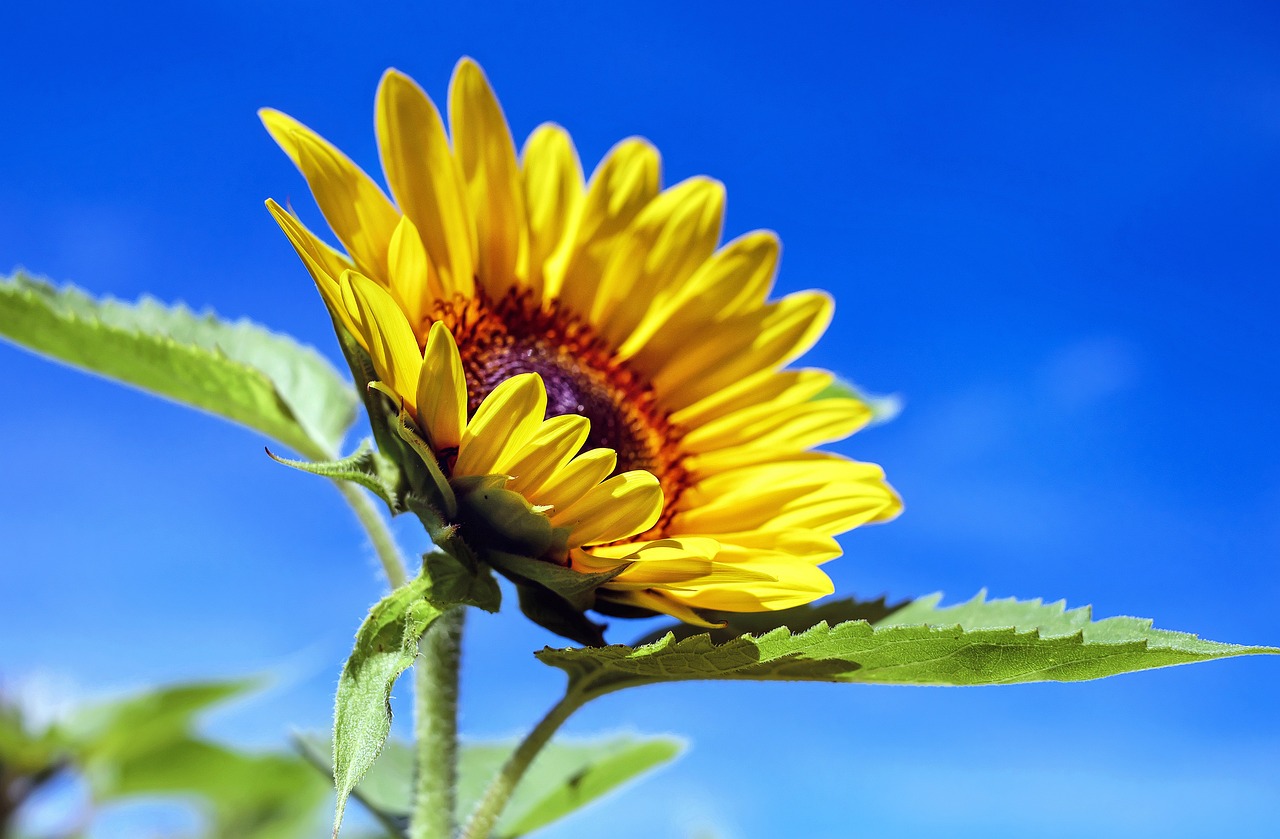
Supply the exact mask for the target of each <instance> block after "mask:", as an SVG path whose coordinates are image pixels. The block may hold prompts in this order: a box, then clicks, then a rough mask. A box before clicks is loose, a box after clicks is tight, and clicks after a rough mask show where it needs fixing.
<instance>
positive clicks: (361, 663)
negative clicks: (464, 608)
mask: <svg viewBox="0 0 1280 839" xmlns="http://www.w3.org/2000/svg"><path fill="white" fill-rule="evenodd" d="M431 582H432V581H431V577H430V575H429V574H428V573H427V572H426V571H425V569H424V572H423V573H422V574H419V575H418V576H417V577H415V578H413V579H412V580H410V581H409V582H407V583H405V584H404V585H403V586H401V587H400V588H398V589H396V590H395V591H393V592H391V593H390V594H388V595H387V596H386V597H384V598H382V599H381V600H379V601H378V602H377V603H376V604H374V606H373V608H372V609H370V610H369V614H368V616H366V617H365V619H364V622H363V623H362V624H360V629H359V630H358V631H357V632H356V644H355V649H353V650H352V651H351V657H350V658H348V659H347V663H346V665H345V666H344V667H343V668H342V675H341V676H340V677H339V679H338V694H337V699H336V702H335V707H334V712H333V780H334V784H335V785H336V786H337V790H338V803H337V810H336V812H335V814H334V822H333V835H334V836H337V835H338V828H339V827H341V826H342V816H343V813H344V812H345V810H346V806H347V797H348V796H349V795H351V791H352V790H353V789H355V786H356V784H358V783H359V782H360V779H361V778H363V777H364V776H365V773H366V772H368V771H369V768H370V767H372V766H373V763H374V761H375V760H376V759H377V757H378V755H379V754H380V753H381V752H382V746H383V744H384V743H385V742H386V741H387V735H388V734H390V732H391V688H392V687H393V686H394V685H395V683H396V680H397V679H398V678H400V674H401V673H403V672H404V671H405V670H407V669H409V667H410V666H411V665H412V664H413V662H414V659H416V658H417V656H418V639H420V638H421V637H422V634H423V633H424V632H426V631H427V627H428V626H430V625H431V623H432V621H434V620H435V619H436V618H438V617H440V615H442V614H444V612H445V610H446V609H447V608H448V605H447V604H439V605H437V604H435V603H432V602H431V601H430V600H428V597H429V596H430V595H431V593H432V585H431Z"/></svg>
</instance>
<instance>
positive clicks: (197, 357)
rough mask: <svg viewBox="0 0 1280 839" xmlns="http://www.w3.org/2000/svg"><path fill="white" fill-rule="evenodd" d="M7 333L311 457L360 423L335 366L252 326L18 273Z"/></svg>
mask: <svg viewBox="0 0 1280 839" xmlns="http://www.w3.org/2000/svg"><path fill="white" fill-rule="evenodd" d="M0 336H3V337H5V338H8V339H9V340H11V341H13V342H14V343H15V344H18V345H20V346H23V347H26V348H27V349H30V350H33V351H35V352H38V353H41V354H43V355H47V356H50V357H52V358H54V359H56V360H58V361H62V362H64V363H66V364H70V365H73V366H76V367H80V368H83V369H85V370H89V371H92V372H94V373H98V374H100V375H103V376H107V377H109V378H112V379H117V380H119V381H122V382H125V383H128V384H131V385H134V386H135V387H139V388H142V389H143V390H146V391H150V392H151V393H154V394H157V395H159V396H164V397H166V398H169V399H172V400H174V401H175V402H180V403H182V404H184V405H189V406H191V407H195V408H200V409H202V410H205V411H208V412H209V413H211V414H215V415H217V416H220V417H224V418H226V419H230V420H233V421H235V422H238V423H241V424H243V425H246V426H248V427H250V428H252V429H255V430H257V431H259V432H261V433H263V434H265V435H266V436H267V437H270V438H271V439H273V440H278V441H279V442H281V443H283V444H285V445H287V446H289V447H290V448H292V449H294V450H295V451H297V452H300V453H302V454H305V455H307V456H308V457H314V458H319V459H324V458H330V457H332V456H333V455H334V453H335V452H336V451H337V450H338V446H339V445H340V443H341V441H342V438H343V436H344V434H345V433H346V430H347V429H348V428H349V427H350V426H351V424H352V422H354V421H355V410H356V397H355V394H354V393H353V392H352V388H351V385H350V383H349V382H346V381H344V380H343V378H342V377H341V376H340V375H339V374H338V372H337V371H336V370H334V368H333V367H332V365H330V364H329V363H328V362H327V361H325V360H324V358H322V357H321V356H320V355H319V354H318V353H317V352H316V351H315V350H313V349H311V348H309V347H305V346H302V345H300V344H298V343H296V342H295V341H294V340H292V339H291V338H288V337H286V336H284V335H278V334H276V333H273V332H270V331H268V330H266V329H264V328H263V327H261V326H258V325H256V324H254V323H251V322H249V321H247V320H240V321H236V322H234V323H231V322H227V321H222V320H219V319H218V318H217V317H215V316H214V315H212V314H208V313H206V314H203V315H197V314H195V313H193V312H192V311H190V310H189V309H187V308H186V307H184V306H181V305H179V306H166V305H164V304H162V303H159V302H157V301H156V300H153V299H151V298H143V299H142V300H140V301H138V302H137V303H133V304H130V303H122V302H120V301H117V300H111V299H104V300H96V299H94V298H92V297H90V296H88V295H86V294H85V293H84V292H82V291H80V290H79V289H76V288H74V287H72V286H66V287H63V288H60V289H59V288H55V287H54V286H52V285H50V284H49V283H47V282H44V281H42V280H38V279H33V278H31V277H28V276H26V275H23V274H19V275H17V276H14V277H11V278H9V279H7V280H0Z"/></svg>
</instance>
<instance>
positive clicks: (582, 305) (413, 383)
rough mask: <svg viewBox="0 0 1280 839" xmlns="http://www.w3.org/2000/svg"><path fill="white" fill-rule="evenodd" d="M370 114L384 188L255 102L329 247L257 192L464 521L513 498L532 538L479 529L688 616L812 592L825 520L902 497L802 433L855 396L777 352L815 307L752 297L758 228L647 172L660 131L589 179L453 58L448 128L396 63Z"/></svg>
mask: <svg viewBox="0 0 1280 839" xmlns="http://www.w3.org/2000/svg"><path fill="white" fill-rule="evenodd" d="M376 111H377V134H378V143H379V149H380V151H381V156H382V163H383V168H384V170H385V173H386V178H387V183H388V185H389V187H390V191H391V197H390V198H389V197H387V195H385V194H384V193H383V191H382V190H381V188H379V186H378V185H377V184H375V182H374V181H373V180H372V179H371V178H370V177H369V176H368V175H366V174H365V173H364V172H363V171H361V170H360V169H359V168H358V167H357V166H356V165H355V164H354V163H352V162H351V161H350V160H349V159H348V158H346V157H345V156H344V155H343V154H342V153H341V152H339V151H338V150H337V149H336V148H334V147H333V146H332V145H330V144H329V143H328V142H326V141H325V140H323V139H322V138H320V137H319V136H318V135H317V134H315V133H314V132H313V131H311V130H310V129H308V128H306V127H305V126H303V125H302V124H301V123H299V122H297V121H295V120H293V119H292V118H290V117H288V116H285V115H284V114H281V113H279V112H277V111H271V110H265V111H263V112H262V119H263V122H264V123H265V124H266V126H267V129H268V130H269V131H270V133H271V135H272V136H273V137H274V138H275V140H276V141H277V142H278V143H279V144H280V146H281V147H282V148H283V149H284V150H285V152H286V153H287V154H288V155H289V156H290V157H291V158H292V159H293V161H294V163H295V164H297V166H298V167H299V169H301V171H302V173H303V175H304V176H305V177H306V179H307V181H308V183H309V184H310V186H311V189H312V192H313V193H314V195H315V197H316V200H317V203H318V204H319V206H320V209H321V211H322V212H323V213H324V215H325V217H326V219H327V220H328V222H329V224H330V226H331V227H332V228H333V230H334V233H336V234H337V236H338V238H339V239H340V240H341V242H342V244H343V246H344V247H345V249H346V253H345V254H344V253H340V252H338V251H336V250H334V249H332V248H330V247H329V246H328V245H326V244H325V243H323V242H322V241H321V240H320V239H319V238H317V237H316V236H315V235H314V234H312V233H311V232H310V231H308V230H307V229H306V228H305V227H304V226H303V225H302V224H301V223H300V222H299V221H298V220H297V219H296V218H295V217H294V216H292V215H291V214H289V213H288V212H286V211H285V210H284V209H282V208H281V207H280V206H279V205H277V204H275V203H274V202H268V206H269V207H270V209H271V211H272V213H273V214H274V216H275V218H276V220H277V221H278V222H279V224H280V226H281V227H282V228H283V229H284V231H285V233H286V234H287V235H288V237H289V239H290V241H291V242H292V243H293V246H294V248H295V249H296V250H297V252H298V254H299V256H300V257H301V258H302V260H303V262H304V263H305V264H306V266H307V268H308V270H309V271H310V273H311V276H312V277H313V279H314V280H315V282H316V285H317V287H318V288H319V290H320V293H321V295H322V296H323V297H324V300H325V302H326V304H327V305H328V307H329V309H330V311H331V312H332V313H333V315H334V317H335V321H336V322H337V323H338V324H339V325H340V327H341V328H343V329H345V330H346V331H348V332H350V334H351V335H352V336H354V338H355V339H356V340H357V341H358V342H359V344H360V345H361V346H362V347H363V348H364V350H365V351H366V352H367V353H368V354H369V357H370V360H371V361H372V364H373V367H374V369H375V371H376V374H377V377H378V378H379V379H380V380H381V382H382V385H383V387H384V388H386V389H387V390H388V391H390V392H391V393H393V394H394V395H395V397H396V398H397V400H398V401H400V402H402V404H403V406H404V409H405V411H406V412H407V413H408V414H409V416H410V417H411V419H412V420H413V421H414V422H415V423H416V426H417V428H418V429H420V430H421V432H422V435H423V438H424V439H425V440H426V441H427V442H428V444H429V445H430V447H431V451H432V453H433V454H434V456H435V458H436V461H437V464H438V466H439V467H440V469H441V471H442V473H443V474H444V475H445V476H446V479H447V480H448V481H449V482H450V484H451V485H453V487H454V488H455V489H457V490H458V491H459V493H460V494H459V499H460V502H461V503H463V505H464V506H466V504H465V502H466V500H467V499H472V501H473V504H472V506H473V508H474V509H473V511H472V512H478V514H479V515H480V517H481V518H482V519H483V518H484V515H485V511H486V510H488V511H490V515H489V518H488V519H487V526H485V527H474V528H472V530H471V531H470V533H468V532H466V526H465V525H464V526H463V527H464V532H463V536H464V537H467V538H472V539H475V540H476V541H478V542H480V543H485V541H486V539H491V536H486V535H485V533H486V532H488V533H490V534H491V533H493V532H498V533H501V532H502V527H501V524H502V523H501V522H500V521H496V520H495V515H493V514H492V510H493V509H494V507H493V505H492V504H486V503H484V502H483V501H482V500H477V498H476V495H475V493H477V492H479V493H481V494H482V495H483V496H484V499H487V500H492V498H493V497H494V494H495V493H497V494H502V493H505V494H506V495H504V496H503V497H506V498H509V497H510V496H511V495H514V496H518V498H519V499H521V501H522V503H523V505H524V508H525V509H524V513H523V514H524V515H525V516H528V517H536V518H534V519H531V521H535V522H537V523H540V524H539V527H535V528H533V530H534V531H536V532H538V533H543V532H545V533H547V534H549V536H548V537H547V538H546V539H543V538H541V536H539V537H538V538H537V539H532V540H531V539H529V538H525V537H512V538H511V539H508V540H507V543H506V544H503V545H498V546H497V548H501V549H503V550H512V549H515V550H517V551H518V552H520V553H523V554H524V555H525V556H531V557H534V558H536V559H538V560H543V561H546V562H548V563H552V564H555V565H557V566H560V567H561V568H566V569H570V570H572V571H576V572H581V573H583V574H593V575H599V579H603V580H604V582H603V583H602V584H601V585H600V587H599V588H598V589H597V590H596V592H595V607H596V608H597V609H598V610H603V611H617V610H624V611H625V610H626V609H628V608H635V607H639V608H640V609H643V610H653V611H659V612H665V613H668V614H671V615H674V616H676V617H678V618H681V619H682V620H685V621H688V622H691V623H699V624H703V625H706V621H705V620H704V619H703V618H702V617H701V616H699V614H698V613H697V611H695V610H697V609H714V610H726V611H762V610H775V609H784V608H788V607H791V606H796V605H800V604H803V603H807V602H809V601H811V600H814V599H816V598H818V597H821V596H823V595H825V594H829V593H830V592H831V591H832V585H831V581H830V579H829V578H828V577H827V576H826V574H825V573H823V571H822V570H821V569H820V568H819V565H820V564H822V563H824V562H826V561H828V560H830V559H833V558H834V557H836V556H839V554H840V548H839V546H838V545H837V544H836V542H835V540H834V538H833V537H834V536H835V535H837V534H839V533H842V532H844V531H847V530H850V529H852V528H854V527H857V526H858V525H861V524H865V523H868V522H876V521H885V520H887V519H890V518H893V517H894V516H896V515H897V514H898V512H899V511H900V509H901V503H900V501H899V500H898V497H897V496H896V494H895V493H894V492H893V490H892V489H891V488H890V487H889V486H888V485H887V484H886V483H885V481H884V476H883V473H882V471H881V470H880V468H879V467H878V466H875V465H874V464H867V463H858V462H854V461H851V460H848V459H845V458H843V457H840V456H837V455H835V454H830V453H825V452H815V451H812V450H811V449H812V448H813V447H815V446H818V445H822V444H824V443H828V442H831V441H834V440H839V439H842V438H844V437H846V436H848V435H849V434H851V433H853V432H854V431H856V430H857V429H859V428H860V427H862V426H863V425H864V424H865V423H866V422H867V421H868V420H869V419H870V410H869V408H868V407H867V406H866V405H865V404H863V403H862V402H861V401H859V400H857V399H852V398H827V399H815V397H816V396H817V395H818V394H819V393H820V392H822V391H823V390H824V389H826V388H827V387H828V386H829V385H830V384H831V382H832V376H831V374H829V373H826V372H824V371H821V370H812V369H797V370H790V369H783V368H784V367H785V366H786V365H787V364H789V363H790V362H791V361H793V360H794V359H796V358H797V357H799V356H800V355H801V354H802V353H804V351H805V350H807V349H808V348H809V347H810V346H811V345H812V344H813V342H814V341H816V340H817V338H818V337H819V336H820V335H821V334H822V332H823V331H824V330H825V328H826V326H827V324H828V322H829V320H830V316H831V307H832V304H831V300H830V298H829V297H828V296H827V295H825V294H823V293H821V292H815V291H808V292H800V293H797V294H791V295H788V296H786V297H783V298H782V299H780V300H775V301H769V300H768V299H767V298H768V294H769V291H770V288H771V286H772V283H773V277H774V273H775V270H776V267H777V261H778V253H779V245H778V241H777V239H776V237H775V236H774V235H773V234H772V233H769V232H765V231H757V232H753V233H748V234H746V235H744V236H742V237H740V238H738V239H735V240H733V241H731V242H729V243H727V244H725V245H723V246H720V241H719V240H720V234H721V223H722V216H723V209H724V188H723V186H722V185H721V184H720V183H719V182H717V181H714V180H711V179H709V178H703V177H696V178H690V179H689V180H686V181H683V182H682V183H679V184H676V185H675V186H671V187H668V188H666V189H662V188H661V186H660V173H659V170H660V166H659V156H658V152H657V151H656V150H655V149H654V148H653V147H652V146H651V145H650V144H649V143H647V142H646V141H644V140H641V139H638V138H631V139H627V140H623V141H622V142H621V143H619V144H618V145H616V146H615V147H614V148H613V149H612V150H611V151H610V152H609V153H608V155H607V156H606V158H605V159H604V161H603V162H601V163H600V165H599V166H598V167H597V168H596V170H595V172H594V173H593V174H592V175H591V177H590V179H589V180H587V179H584V177H583V173H582V169H581V166H580V164H579V161H578V157H577V153H576V151H575V150H574V146H573V143H572V141H571V140H570V138H569V135H568V134H567V133H566V132H565V131H564V129H562V128H560V127H559V126H556V125H552V124H546V125H542V126H540V127H539V128H538V129H536V130H535V131H534V132H533V134H532V135H531V136H530V137H529V139H528V140H527V141H526V143H525V145H524V148H523V151H522V153H521V154H520V156H519V157H517V154H516V150H515V146H514V143H513V142H512V137H511V133H510V129H509V128H508V126H507V122H506V119H505V117H504V116H503V114H502V111H501V109H500V107H499V105H498V102H497V100H496V98H495V97H494V95H493V92H492V90H491V89H490V87H489V84H488V82H487V80H486V79H485V77H484V74H483V72H482V71H481V70H480V68H479V67H478V66H477V65H476V64H475V63H474V62H472V61H470V60H467V59H464V60H463V61H461V62H460V63H459V64H458V67H457V69H456V71H455V73H454V77H453V81H452V84H451V87H450V92H449V107H448V115H449V133H448V134H446V131H445V125H444V121H443V120H442V118H441V116H440V114H439V112H438V111H437V109H436V107H435V105H434V104H433V103H432V102H431V100H430V99H429V98H428V97H427V96H426V94H425V93H423V92H422V90H421V89H420V88H419V87H418V86H417V85H416V84H414V82H413V81H411V80H410V79H409V78H408V77H406V76H404V75H402V74H400V73H398V72H396V71H394V70H391V71H388V72H387V73H386V74H385V75H384V77H383V79H382V83H381V86H380V87H379V90H378V96H377V105H376ZM503 515H505V513H504V514H503ZM541 523H545V525H546V527H545V528H544V527H542V526H541ZM519 532H520V533H527V532H532V531H530V530H528V529H520V530H519ZM512 540H514V542H515V543H516V544H514V545H513V544H511V542H512ZM488 547H494V546H493V545H489V546H488ZM497 548H495V549H497Z"/></svg>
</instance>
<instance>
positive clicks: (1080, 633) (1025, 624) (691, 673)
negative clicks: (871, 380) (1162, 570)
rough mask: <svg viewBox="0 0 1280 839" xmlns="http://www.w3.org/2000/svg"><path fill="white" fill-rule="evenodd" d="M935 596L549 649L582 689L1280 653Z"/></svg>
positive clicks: (1009, 679) (983, 672) (923, 681)
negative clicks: (879, 613)
mask: <svg viewBox="0 0 1280 839" xmlns="http://www.w3.org/2000/svg"><path fill="white" fill-rule="evenodd" d="M940 599H941V596H940V595H931V596H929V597H924V598H921V599H919V600H916V601H915V602H913V603H911V604H910V605H908V606H905V607H903V608H902V609H900V610H898V611H896V612H894V613H892V614H890V615H889V616H888V617H886V618H884V619H883V620H881V621H880V622H878V623H877V624H876V625H874V626H872V625H871V624H869V623H867V622H866V621H849V622H846V623H841V624H837V625H836V626H834V627H832V626H828V625H827V624H826V623H819V624H817V625H816V626H814V627H812V628H810V629H808V630H805V631H804V632H801V633H798V634H793V633H792V632H791V631H790V630H789V629H787V628H785V627H781V628H778V629H775V630H773V631H772V632H768V633H766V634H765V635H761V636H753V635H743V636H741V637H739V638H736V639H734V640H731V641H728V642H726V643H722V644H716V643H714V642H713V641H712V640H711V638H710V636H708V635H706V634H701V635H695V636H693V637H690V638H686V639H684V640H679V641H678V640H676V639H675V637H674V636H671V635H667V636H665V637H663V638H662V639H660V640H658V641H656V642H654V643H653V644H649V645H647V646H643V647H626V646H612V647H601V648H594V649H591V648H587V649H563V650H555V649H550V648H548V649H544V650H543V651H542V652H540V653H538V658H540V659H541V660H542V661H543V662H545V663H547V664H550V665H552V666H554V667H559V668H560V669H561V670H564V671H565V672H566V673H568V675H569V680H570V690H571V691H572V690H577V691H582V692H583V693H584V694H585V695H586V696H588V697H590V696H598V695H601V694H605V693H609V692H611V691H614V690H620V689H622V688H625V687H632V686H635V685H642V684H653V683H658V682H676V681H689V680H698V679H743V680H754V681H775V680H782V681H822V682H873V683H884V684H913V685H992V684H1016V683H1021V682H1043V681H1058V682H1068V681H1082V680H1086V679H1099V678H1102V677H1104V676H1112V675H1115V674H1118V673H1126V672H1130V671H1134V670H1145V669H1149V668H1153V667H1167V666H1169V665H1173V664H1187V663H1191V662H1197V661H1209V660H1211V659H1216V658H1228V657H1231V656H1238V655H1251V654H1274V653H1280V649H1277V648H1275V647H1246V646H1237V645H1234V644H1219V643H1216V642H1213V641H1202V640H1200V639H1199V638H1197V637H1195V636H1194V635H1188V634H1185V633H1180V632H1169V631H1166V630H1158V629H1152V628H1151V621H1149V620H1140V619H1138V618H1108V619H1106V620H1102V621H1098V622H1097V623H1093V622H1091V617H1090V610H1089V607H1084V608H1080V609H1073V610H1070V611H1067V610H1066V609H1065V607H1064V605H1063V604H1062V603H1061V602H1059V603H1051V604H1044V603H1042V602H1041V601H1040V600H1030V601H1017V600H1013V599H1007V600H990V601H989V600H987V599H986V597H985V594H979V595H978V596H977V597H975V598H974V599H973V600H971V601H969V602H968V603H963V604H960V605H957V606H950V607H939V606H938V601H939V600H940Z"/></svg>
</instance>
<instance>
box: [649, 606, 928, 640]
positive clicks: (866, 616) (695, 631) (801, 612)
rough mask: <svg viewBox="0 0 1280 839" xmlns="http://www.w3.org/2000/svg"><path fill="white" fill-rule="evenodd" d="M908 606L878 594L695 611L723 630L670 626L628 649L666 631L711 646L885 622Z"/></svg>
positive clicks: (691, 626)
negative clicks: (781, 630) (776, 633)
mask: <svg viewBox="0 0 1280 839" xmlns="http://www.w3.org/2000/svg"><path fill="white" fill-rule="evenodd" d="M910 603H911V601H910V600H899V601H897V602H896V603H890V602H889V601H888V598H887V597H885V596H884V595H881V596H880V597H878V598H876V599H875V600H858V599H857V598H853V597H846V598H841V599H839V600H823V601H819V602H817V603H809V604H807V605H804V606H795V607H793V608H790V609H781V610H779V611H776V612H720V611H716V610H715V609H699V610H698V614H700V615H702V616H703V617H704V618H706V619H707V620H708V621H712V622H716V623H723V624H724V628H723V629H712V630H710V631H708V630H706V629H703V628H702V627H699V626H693V625H692V624H687V623H674V624H669V625H667V626H663V627H659V628H658V629H655V630H654V631H653V632H650V633H649V634H648V635H645V636H644V637H643V638H640V639H639V640H637V641H635V642H634V643H633V644H632V645H631V646H633V647H640V646H643V645H645V644H652V643H653V642H654V641H657V640H658V639H659V638H662V637H663V636H664V635H666V634H667V633H668V632H669V633H671V634H672V635H673V636H674V637H675V638H676V639H677V640H678V639H681V638H688V637H690V636H691V635H702V634H704V633H705V634H707V635H710V636H711V640H712V641H714V642H715V643H717V644H723V643H725V642H726V641H732V640H733V639H734V638H737V637H738V636H739V635H747V634H750V635H764V634H765V633H766V632H772V631H773V630H775V629H777V628H778V627H780V626H785V627H787V628H788V629H790V630H791V631H792V632H803V631H804V630H806V629H809V628H810V627H813V626H817V625H818V624H819V623H824V622H825V623H828V624H830V625H832V626H835V625H836V624H838V623H844V622H845V621H867V622H868V623H872V624H874V623H879V622H880V621H883V620H885V619H886V618H888V617H889V616H890V615H892V614H893V613H894V612H896V611H898V610H899V609H902V608H905V607H906V606H908V605H910Z"/></svg>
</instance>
